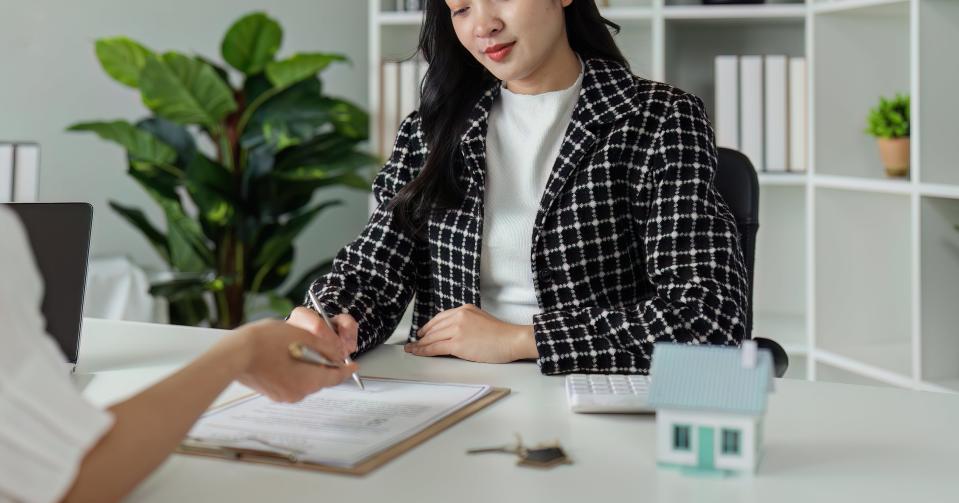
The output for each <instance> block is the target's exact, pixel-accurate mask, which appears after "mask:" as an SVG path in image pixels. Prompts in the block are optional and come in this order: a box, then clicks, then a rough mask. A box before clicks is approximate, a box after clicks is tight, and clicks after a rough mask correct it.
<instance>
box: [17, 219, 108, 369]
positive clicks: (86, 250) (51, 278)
mask: <svg viewBox="0 0 959 503" xmlns="http://www.w3.org/2000/svg"><path fill="white" fill-rule="evenodd" d="M4 205H5V206H6V207H8V208H10V209H11V210H13V212H14V213H16V214H17V216H18V217H20V221H21V222H23V227H24V228H25V229H26V232H27V238H28V239H29V240H30V247H31V248H32V249H33V256H34V259H35V260H36V263H37V267H38V268H39V269H40V274H41V275H42V276H43V283H44V285H43V286H44V288H43V306H42V311H43V317H44V318H45V319H46V323H47V333H48V334H50V335H51V336H52V337H53V338H54V339H56V341H57V344H59V345H60V350H61V351H63V354H64V355H65V356H66V360H67V362H66V363H67V367H68V368H69V370H70V371H71V372H72V371H74V370H75V369H76V364H77V357H78V356H79V352H80V324H81V322H82V321H83V292H84V289H85V287H86V279H87V260H88V258H89V255H90V231H91V230H92V228H93V207H92V206H91V205H90V204H88V203H5V204H4Z"/></svg>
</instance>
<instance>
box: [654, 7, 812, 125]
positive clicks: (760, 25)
mask: <svg viewBox="0 0 959 503" xmlns="http://www.w3.org/2000/svg"><path fill="white" fill-rule="evenodd" d="M677 8H678V7H677ZM664 31H665V34H664V35H665V37H664V60H665V80H666V82H668V83H670V84H671V85H674V86H676V87H678V88H680V89H682V90H684V91H687V92H690V93H692V94H695V95H696V96H699V97H700V98H702V100H703V103H704V104H705V105H706V113H707V114H708V115H709V116H710V117H715V116H716V113H715V112H716V108H715V101H716V86H715V76H714V74H713V73H714V71H715V68H716V66H715V63H716V56H720V55H729V54H743V55H745V54H770V55H773V54H775V55H785V56H789V57H800V56H805V54H806V43H805V39H806V28H805V23H803V22H801V21H799V22H795V23H792V22H790V23H767V22H749V23H720V22H708V23H700V22H695V23H691V22H690V23H687V22H675V23H671V24H668V25H667V26H666V28H665V30H664Z"/></svg>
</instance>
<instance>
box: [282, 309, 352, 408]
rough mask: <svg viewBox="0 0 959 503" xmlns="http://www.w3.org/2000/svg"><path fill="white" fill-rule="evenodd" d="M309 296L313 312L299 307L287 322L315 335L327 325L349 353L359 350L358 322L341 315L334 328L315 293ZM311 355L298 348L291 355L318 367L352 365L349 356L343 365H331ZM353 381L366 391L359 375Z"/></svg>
mask: <svg viewBox="0 0 959 503" xmlns="http://www.w3.org/2000/svg"><path fill="white" fill-rule="evenodd" d="M308 295H309V298H310V303H311V304H312V307H313V309H312V310H311V309H308V308H305V307H298V308H296V309H294V310H293V312H292V313H291V314H290V318H289V320H287V322H288V323H290V324H292V325H296V326H299V327H300V328H303V329H305V330H308V331H310V332H313V333H316V332H317V331H318V330H320V326H321V325H325V326H326V327H327V328H329V329H330V331H332V332H333V333H334V334H336V335H337V336H338V337H339V338H340V341H341V342H342V343H343V345H344V347H345V348H346V350H347V351H348V352H355V351H356V349H357V326H356V321H354V320H353V318H352V317H351V316H349V315H345V314H344V315H339V316H337V319H336V321H337V326H338V328H334V326H333V323H332V322H331V321H330V319H329V317H327V315H326V312H325V311H324V310H323V308H322V306H321V305H320V303H319V301H318V299H317V298H316V296H315V295H314V294H313V292H312V291H309V292H308ZM310 353H311V352H310V351H308V350H301V349H298V348H293V347H292V346H291V348H290V355H291V356H293V357H294V358H297V359H300V360H302V361H307V362H310V363H315V364H318V365H326V366H340V367H341V366H343V365H349V364H350V363H352V360H351V359H350V357H349V356H347V357H346V358H345V359H344V362H343V363H342V364H340V363H336V364H334V365H330V362H329V361H328V360H327V361H321V360H320V359H319V358H316V356H315V355H311V354H310ZM324 360H325V359H324ZM353 381H354V382H355V383H356V385H357V386H359V388H360V389H365V386H364V385H363V380H362V379H361V378H360V376H359V374H357V373H353Z"/></svg>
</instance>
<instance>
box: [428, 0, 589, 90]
mask: <svg viewBox="0 0 959 503" xmlns="http://www.w3.org/2000/svg"><path fill="white" fill-rule="evenodd" d="M572 2H573V0H446V5H447V6H448V7H449V9H450V16H451V19H452V21H453V29H454V30H455V31H456V37H457V38H458V39H459V41H460V43H461V44H463V47H465V48H466V50H467V51H469V53H470V54H472V55H473V57H475V58H476V60H477V61H479V62H480V64H482V65H483V66H484V67H486V69H487V70H489V71H490V73H492V74H493V75H495V76H496V78H498V79H500V80H502V81H506V82H510V81H522V80H526V79H529V78H530V77H531V76H532V75H534V74H535V73H536V71H537V70H538V69H540V67H541V66H542V65H543V64H544V63H546V62H548V61H551V60H554V59H555V58H553V57H552V56H553V55H554V54H553V53H554V51H556V50H557V49H558V48H562V47H566V46H567V44H568V42H567V41H566V29H565V20H564V17H563V7H566V6H567V5H569V4H570V3H572Z"/></svg>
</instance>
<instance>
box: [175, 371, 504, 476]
mask: <svg viewBox="0 0 959 503" xmlns="http://www.w3.org/2000/svg"><path fill="white" fill-rule="evenodd" d="M509 393H510V390H509V388H491V389H490V391H489V393H487V394H486V395H485V396H483V397H482V398H480V399H478V400H476V401H474V402H472V403H470V404H468V405H466V406H465V407H462V408H460V409H458V410H456V411H454V412H453V413H452V414H449V415H447V416H445V417H443V418H442V419H440V420H438V421H437V422H435V423H433V424H431V425H430V426H429V427H427V428H426V429H424V430H422V431H420V432H419V433H416V434H415V435H413V436H410V437H407V438H406V439H404V440H402V441H400V442H399V443H396V444H394V445H392V446H390V447H388V448H386V449H384V450H382V451H380V452H378V453H375V454H373V455H371V456H370V457H368V458H366V459H364V460H363V461H361V462H359V463H357V464H356V465H353V466H351V467H341V466H330V465H324V464H319V463H312V462H306V461H300V460H297V459H295V458H293V457H292V456H288V455H284V454H282V453H276V452H270V451H262V450H257V449H245V448H234V447H222V446H216V445H201V444H192V443H189V442H184V443H182V444H180V446H179V447H178V448H177V450H176V452H177V453H178V454H186V455H192V456H203V457H210V458H219V459H226V460H232V461H243V462H247V463H258V464H267V465H273V466H281V467H287V468H295V469H301V470H312V471H319V472H327V473H337V474H343V475H355V476H363V475H366V474H368V473H370V472H372V471H373V470H376V469H377V468H379V467H381V466H383V465H384V464H386V463H388V462H390V461H392V460H393V459H396V458H397V457H399V456H400V455H401V454H403V453H405V452H407V451H409V450H410V449H412V448H414V447H416V446H417V445H420V444H422V443H423V442H425V441H427V440H429V439H431V438H433V437H434V436H436V435H437V434H438V433H440V432H441V431H444V430H446V429H448V428H450V427H451V426H453V425H455V424H456V423H459V422H460V421H462V420H464V419H466V418H467V417H469V416H472V415H473V414H475V413H477V412H479V411H481V410H483V409H484V408H486V407H488V406H490V405H491V404H493V403H494V402H496V401H498V400H499V399H501V398H503V397H505V396H506V395H509ZM245 398H249V395H247V396H242V397H239V398H237V399H236V400H243V399H245ZM236 400H232V401H230V402H226V403H223V404H220V405H219V406H218V407H225V406H228V405H230V404H232V403H234V402H235V401H236Z"/></svg>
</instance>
